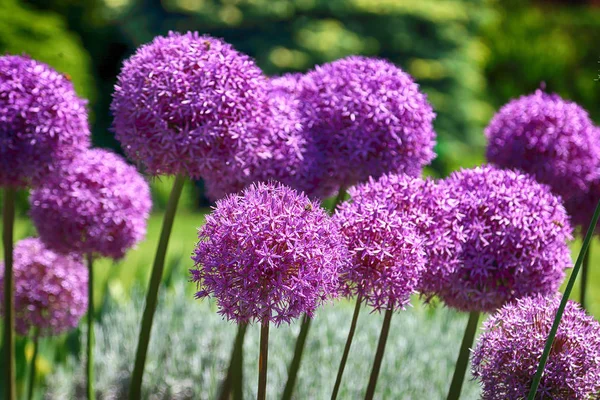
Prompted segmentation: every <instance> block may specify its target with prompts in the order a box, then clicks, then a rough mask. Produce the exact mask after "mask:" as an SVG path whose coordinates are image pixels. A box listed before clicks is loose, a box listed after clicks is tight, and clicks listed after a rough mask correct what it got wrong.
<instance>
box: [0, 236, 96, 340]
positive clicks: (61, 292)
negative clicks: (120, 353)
mask: <svg viewBox="0 0 600 400" xmlns="http://www.w3.org/2000/svg"><path fill="white" fill-rule="evenodd" d="M13 271H14V278H13V279H14V301H15V303H14V307H15V329H16V331H17V333H19V334H20V335H27V334H28V333H29V332H30V330H31V329H32V328H37V329H39V331H40V334H41V335H57V334H60V333H63V332H66V331H68V330H69V329H72V328H74V327H76V326H77V325H78V323H79V320H80V319H81V317H82V316H83V315H84V314H85V312H86V309H87V303H88V271H87V268H86V267H85V266H84V265H83V263H82V261H81V259H80V257H79V256H76V255H74V254H68V255H61V254H58V253H55V252H54V251H52V250H49V249H48V248H47V247H46V245H45V244H44V243H42V241H41V240H39V239H37V238H28V239H23V240H21V241H19V242H18V243H17V244H16V245H15V248H14V264H13ZM3 274H4V265H3V264H2V263H0V294H1V295H2V298H4V294H3V291H4V289H3V288H4V276H3ZM2 306H3V305H2V303H0V310H1V309H2ZM2 312H4V311H3V310H2Z"/></svg>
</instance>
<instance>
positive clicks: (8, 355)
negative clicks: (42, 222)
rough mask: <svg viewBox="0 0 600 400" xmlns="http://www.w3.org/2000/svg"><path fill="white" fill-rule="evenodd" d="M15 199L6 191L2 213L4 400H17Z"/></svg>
mask: <svg viewBox="0 0 600 400" xmlns="http://www.w3.org/2000/svg"><path fill="white" fill-rule="evenodd" d="M15 197H16V191H15V190H14V189H12V188H6V189H5V190H4V207H3V211H2V221H3V224H2V242H3V244H4V337H3V340H2V343H3V346H4V357H5V358H4V368H5V373H6V375H5V377H4V385H5V386H4V398H5V399H6V400H15V399H16V398H17V392H16V379H15V314H14V293H13V292H14V282H13V278H14V276H13V235H14V233H13V230H14V225H15Z"/></svg>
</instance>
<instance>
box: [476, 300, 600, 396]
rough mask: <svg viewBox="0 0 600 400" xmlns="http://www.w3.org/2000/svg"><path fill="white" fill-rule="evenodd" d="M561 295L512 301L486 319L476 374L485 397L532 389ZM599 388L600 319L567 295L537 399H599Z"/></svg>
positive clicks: (477, 347)
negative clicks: (565, 305)
mask: <svg viewBox="0 0 600 400" xmlns="http://www.w3.org/2000/svg"><path fill="white" fill-rule="evenodd" d="M559 303H560V296H552V297H543V296H535V297H526V298H523V299H519V300H517V301H515V302H513V303H509V304H507V305H505V306H504V307H503V308H501V309H500V310H499V311H498V312H497V313H496V314H494V315H492V316H491V317H490V318H489V319H488V320H487V321H486V322H485V323H484V324H483V333H482V334H481V336H480V337H479V340H478V343H477V346H476V349H475V351H474V353H473V376H474V377H475V378H476V379H478V380H479V382H481V384H482V387H483V393H482V399H484V400H518V399H524V398H526V397H527V394H528V393H529V389H530V387H531V382H532V380H533V376H534V374H535V372H536V369H537V366H538V364H539V360H540V357H541V355H542V351H543V349H544V345H545V342H546V338H547V337H548V333H549V331H550V328H551V326H552V322H553V321H554V316H555V314H556V310H557V308H558V306H559ZM598 394H600V324H599V323H598V321H595V320H594V318H593V317H591V316H589V315H586V313H585V311H584V310H582V309H581V308H580V307H579V305H578V304H577V303H575V302H572V301H569V302H568V303H567V307H566V308H565V313H564V315H563V317H562V319H561V322H560V325H559V327H558V332H557V334H556V338H555V339H554V344H553V346H552V351H551V352H550V356H549V358H548V363H547V364H546V368H545V370H544V375H543V376H542V380H541V383H540V386H539V389H538V392H537V397H536V399H538V398H539V399H555V400H572V399H580V400H585V399H596V398H598Z"/></svg>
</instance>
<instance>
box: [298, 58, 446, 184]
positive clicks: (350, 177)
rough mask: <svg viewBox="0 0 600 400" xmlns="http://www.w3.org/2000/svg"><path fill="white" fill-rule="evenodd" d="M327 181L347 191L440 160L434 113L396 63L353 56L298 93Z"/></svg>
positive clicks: (319, 72)
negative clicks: (321, 156) (383, 176)
mask: <svg viewBox="0 0 600 400" xmlns="http://www.w3.org/2000/svg"><path fill="white" fill-rule="evenodd" d="M298 96H299V99H300V103H301V104H302V105H303V107H302V111H303V114H304V118H306V121H307V122H306V123H307V126H306V128H307V129H308V130H309V132H310V134H311V135H312V136H313V137H314V141H315V143H316V145H317V147H318V148H319V149H321V150H322V151H323V152H324V156H325V160H326V162H325V165H324V168H322V170H323V172H322V174H324V178H327V179H331V180H333V182H334V183H335V184H336V185H337V186H338V187H339V186H340V185H341V186H342V187H348V186H351V185H354V184H355V183H357V182H362V181H366V180H368V178H369V177H370V176H372V177H375V178H377V177H379V176H381V175H383V174H385V173H406V174H408V175H412V176H418V175H420V174H421V171H422V169H423V166H425V165H427V164H428V163H429V162H431V160H432V159H433V158H434V157H435V153H434V152H433V146H434V144H435V132H434V130H433V126H432V121H433V119H434V117H435V114H434V112H433V110H432V108H431V106H430V105H429V103H428V102H427V99H426V96H425V95H424V94H423V93H421V92H420V91H419V87H418V85H417V84H416V83H415V82H414V81H413V80H412V78H411V77H410V76H409V75H408V74H407V73H405V72H403V71H402V70H401V69H399V68H398V67H396V66H395V65H393V64H392V63H390V62H388V61H385V60H379V59H370V58H365V57H358V56H352V57H347V58H344V59H341V60H337V61H334V62H332V63H329V64H325V65H323V66H319V67H316V68H315V69H314V70H313V71H311V72H309V73H308V74H307V76H306V79H305V81H304V82H303V85H302V90H301V91H300V93H299V95H298Z"/></svg>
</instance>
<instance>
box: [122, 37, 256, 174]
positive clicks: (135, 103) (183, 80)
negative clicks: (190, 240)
mask: <svg viewBox="0 0 600 400" xmlns="http://www.w3.org/2000/svg"><path fill="white" fill-rule="evenodd" d="M265 85H266V78H265V77H264V76H263V74H262V71H261V70H260V68H258V67H257V66H256V65H255V63H254V61H253V60H252V59H250V58H249V57H248V56H246V55H243V54H241V53H239V52H237V51H236V50H235V49H234V48H233V47H232V46H230V45H229V44H227V43H225V42H223V41H221V40H219V39H215V38H212V37H210V36H200V35H198V33H195V32H194V33H191V32H188V33H186V34H179V33H173V32H171V33H169V35H168V36H167V37H161V36H159V37H156V38H155V39H154V40H153V41H152V43H149V44H146V45H143V46H141V47H140V48H139V49H138V50H137V51H136V53H135V54H134V55H133V56H132V57H131V58H130V59H128V60H127V61H125V64H124V65H123V69H122V71H121V73H120V74H119V77H118V81H117V84H116V86H115V93H114V95H113V102H112V105H111V110H112V112H113V114H114V131H115V133H116V138H117V140H119V141H120V142H121V144H122V146H123V149H124V151H125V152H126V154H127V155H128V157H129V158H130V159H132V160H134V161H136V162H140V163H141V164H143V165H144V166H145V168H146V170H147V171H148V172H149V173H151V174H154V175H159V174H168V175H174V174H182V175H186V176H190V177H192V178H199V177H201V176H203V175H204V174H206V173H209V172H211V173H213V174H215V173H220V174H221V175H222V176H226V175H229V174H242V175H243V174H246V173H247V170H246V168H247V167H248V165H252V164H253V163H256V162H257V161H256V158H257V157H260V156H261V155H262V152H261V150H260V146H262V145H263V143H262V136H264V132H263V131H264V126H266V125H267V123H268V107H267V104H266V90H265V88H264V87H265Z"/></svg>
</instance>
